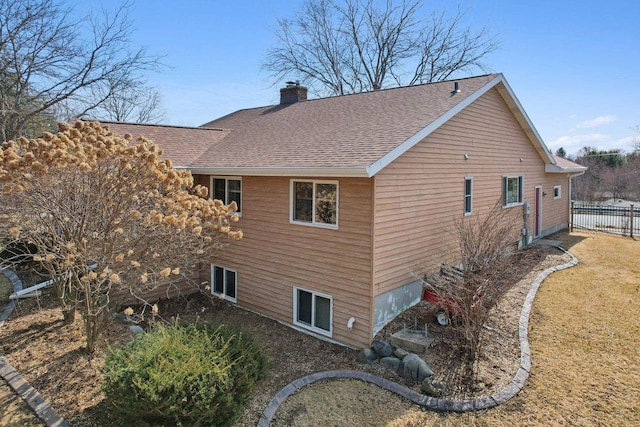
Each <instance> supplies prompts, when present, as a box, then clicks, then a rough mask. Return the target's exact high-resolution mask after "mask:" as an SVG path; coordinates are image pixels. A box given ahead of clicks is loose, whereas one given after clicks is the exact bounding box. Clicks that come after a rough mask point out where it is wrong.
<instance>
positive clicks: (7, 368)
mask: <svg viewBox="0 0 640 427" xmlns="http://www.w3.org/2000/svg"><path fill="white" fill-rule="evenodd" d="M0 273H2V274H4V275H5V276H6V277H7V278H8V279H9V280H11V283H13V290H14V292H18V291H20V290H22V281H21V280H20V278H19V277H18V276H17V275H16V274H15V273H14V272H13V271H11V270H8V269H3V270H2V271H0ZM14 308H15V301H13V300H11V301H10V302H9V305H7V307H6V308H5V310H4V311H3V313H2V315H0V327H2V325H4V322H5V320H6V319H7V318H8V317H9V315H11V312H12V311H13V309H14ZM0 376H2V378H4V380H5V381H6V382H7V384H9V387H11V388H12V389H13V390H14V391H15V392H16V393H17V394H18V395H20V397H22V399H23V400H24V401H25V402H27V405H29V407H30V408H31V409H33V411H34V412H35V413H36V415H37V416H38V418H40V419H41V420H42V421H43V422H44V423H45V425H47V426H48V427H69V423H68V422H67V421H65V419H64V418H62V417H61V416H60V415H59V414H58V413H57V412H56V411H55V410H54V409H53V407H52V406H51V404H50V403H49V402H47V401H46V400H45V399H44V397H42V395H41V394H40V393H39V392H38V390H36V389H35V388H33V387H32V386H31V384H29V383H28V382H27V380H25V379H24V378H22V376H21V375H20V373H18V371H16V370H15V369H14V368H13V366H11V365H10V364H9V363H8V362H7V361H6V360H5V358H4V357H2V355H1V354H0Z"/></svg>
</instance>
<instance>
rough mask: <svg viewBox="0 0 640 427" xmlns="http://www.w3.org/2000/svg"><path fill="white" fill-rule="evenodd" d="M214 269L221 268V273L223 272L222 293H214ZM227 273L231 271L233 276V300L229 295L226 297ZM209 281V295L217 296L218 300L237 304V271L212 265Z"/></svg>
mask: <svg viewBox="0 0 640 427" xmlns="http://www.w3.org/2000/svg"><path fill="white" fill-rule="evenodd" d="M216 268H221V269H222V271H223V276H222V277H223V281H224V283H223V284H222V288H223V293H220V292H216V291H215V289H216V286H215V283H214V282H215V276H214V274H215V273H214V271H215V269H216ZM227 271H231V272H233V274H234V275H235V283H234V287H235V290H236V296H235V298H232V297H230V296H229V295H227ZM210 280H211V283H210V285H211V295H215V296H217V297H219V298H222V299H225V300H227V301H231V302H233V303H237V302H238V271H237V270H234V269H232V268H226V267H223V266H221V265H217V264H213V263H212V264H211V277H210Z"/></svg>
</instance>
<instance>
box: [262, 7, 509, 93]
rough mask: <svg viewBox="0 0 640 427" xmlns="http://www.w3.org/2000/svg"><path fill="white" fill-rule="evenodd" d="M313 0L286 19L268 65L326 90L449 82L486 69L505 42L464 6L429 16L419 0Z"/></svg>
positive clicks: (281, 21) (278, 77)
mask: <svg viewBox="0 0 640 427" xmlns="http://www.w3.org/2000/svg"><path fill="white" fill-rule="evenodd" d="M378 4H379V3H378V2H374V1H373V0H307V2H306V3H304V5H303V6H302V8H301V10H300V12H299V13H297V14H296V16H295V17H294V18H292V19H286V18H282V19H278V28H277V30H276V35H277V36H278V38H279V40H280V46H278V47H276V48H274V49H271V50H270V51H269V52H268V53H267V57H266V60H265V62H264V64H263V68H264V69H265V70H266V71H267V72H269V73H270V74H271V76H272V77H273V78H274V80H276V81H282V79H283V78H289V79H290V78H291V77H292V75H294V76H296V78H299V79H300V80H301V81H302V82H304V83H305V84H306V85H308V86H309V87H311V88H312V90H314V91H315V92H316V93H318V94H320V95H343V94H347V93H356V92H364V91H370V90H377V89H382V88H384V87H389V86H394V85H413V84H418V83H428V82H434V81H441V80H445V79H447V78H450V77H452V76H453V75H454V74H456V73H458V72H471V71H472V70H474V69H481V70H484V69H485V66H484V64H483V63H482V61H483V59H484V58H485V57H486V56H487V55H488V54H490V53H491V52H493V51H494V50H495V49H496V48H497V41H496V39H495V38H494V37H493V36H492V35H491V34H490V33H489V30H488V29H487V28H482V29H480V30H478V31H474V30H472V29H471V28H470V27H465V26H464V25H463V18H464V16H465V13H464V12H461V11H460V10H458V12H457V14H456V15H455V16H453V17H452V18H450V17H447V15H446V13H445V12H444V11H434V12H433V13H432V14H431V16H430V17H428V18H425V17H423V15H422V2H421V1H419V0H401V1H398V2H395V3H394V2H393V1H392V0H387V1H386V3H383V5H382V6H381V7H379V6H378Z"/></svg>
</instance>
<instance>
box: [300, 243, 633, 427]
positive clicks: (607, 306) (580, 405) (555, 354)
mask: <svg viewBox="0 0 640 427" xmlns="http://www.w3.org/2000/svg"><path fill="white" fill-rule="evenodd" d="M564 237H565V238H566V242H565V245H567V246H565V247H570V250H571V252H572V253H573V254H575V255H576V256H577V257H578V259H579V260H580V264H579V265H578V266H576V267H574V268H571V269H568V270H564V271H561V272H557V273H554V274H553V275H551V276H550V277H549V278H548V279H547V280H546V281H545V282H544V284H543V285H542V287H541V288H540V291H539V293H538V296H537V298H536V301H535V303H534V309H533V315H532V318H531V323H530V334H529V339H530V344H531V349H532V354H533V356H532V358H533V367H532V375H531V377H530V378H529V381H528V383H527V386H526V387H525V389H524V390H523V391H522V392H521V393H520V394H519V395H518V396H516V397H515V398H513V399H512V400H510V401H509V402H507V403H506V404H505V405H503V406H501V407H498V408H495V409H492V410H488V411H483V412H479V413H474V414H438V413H433V412H423V411H421V410H420V409H419V408H417V407H416V406H413V405H411V404H409V403H407V402H403V401H402V400H401V399H399V398H397V397H395V396H394V397H390V398H389V397H388V398H389V399H390V400H389V402H392V403H393V406H392V408H393V410H395V411H397V412H396V413H395V414H392V413H388V414H387V416H386V417H384V418H382V419H380V421H379V422H378V423H374V424H372V425H380V426H389V427H400V426H402V427H405V426H415V427H417V426H459V425H466V426H503V425H508V426H550V425H554V426H555V425H558V426H630V425H640V351H639V348H640V264H639V263H638V262H637V260H638V257H639V256H640V242H638V241H633V240H631V239H628V238H621V237H615V236H609V235H593V234H591V235H586V234H585V235H572V236H566V235H565V236H564ZM340 387H346V388H347V390H349V389H350V388H353V387H355V385H353V384H349V383H348V382H342V383H336V384H335V385H334V388H333V394H334V395H341V394H342V393H340V392H339V390H338V388H340ZM301 393H304V392H301ZM372 393H377V392H375V391H372ZM367 399H370V396H367ZM373 401H375V399H374V400H373ZM399 402H400V403H402V404H403V407H402V409H398V403H399ZM324 405H326V406H329V407H331V406H335V405H337V402H336V403H331V402H325V403H324ZM369 409H370V407H369V406H368V405H367V404H364V406H363V407H362V408H361V412H362V413H366V412H367V411H369ZM308 410H312V409H308ZM316 421H317V420H316ZM351 421H352V422H353V425H361V423H360V422H359V420H358V419H355V420H354V419H351ZM363 421H364V419H363ZM307 425H310V424H307Z"/></svg>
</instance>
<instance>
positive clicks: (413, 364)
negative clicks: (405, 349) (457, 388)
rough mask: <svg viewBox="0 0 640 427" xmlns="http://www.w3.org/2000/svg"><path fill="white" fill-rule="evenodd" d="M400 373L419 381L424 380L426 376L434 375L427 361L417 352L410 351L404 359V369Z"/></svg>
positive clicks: (403, 376) (409, 378) (404, 376)
mask: <svg viewBox="0 0 640 427" xmlns="http://www.w3.org/2000/svg"><path fill="white" fill-rule="evenodd" d="M399 373H400V376H401V377H402V378H405V379H407V380H413V381H417V382H422V381H424V379H425V378H427V377H432V376H433V371H432V370H431V368H430V367H429V365H427V362H425V361H424V360H422V359H421V358H420V356H418V355H417V354H415V353H410V354H408V355H407V356H405V358H404V359H402V369H400V372H399Z"/></svg>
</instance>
